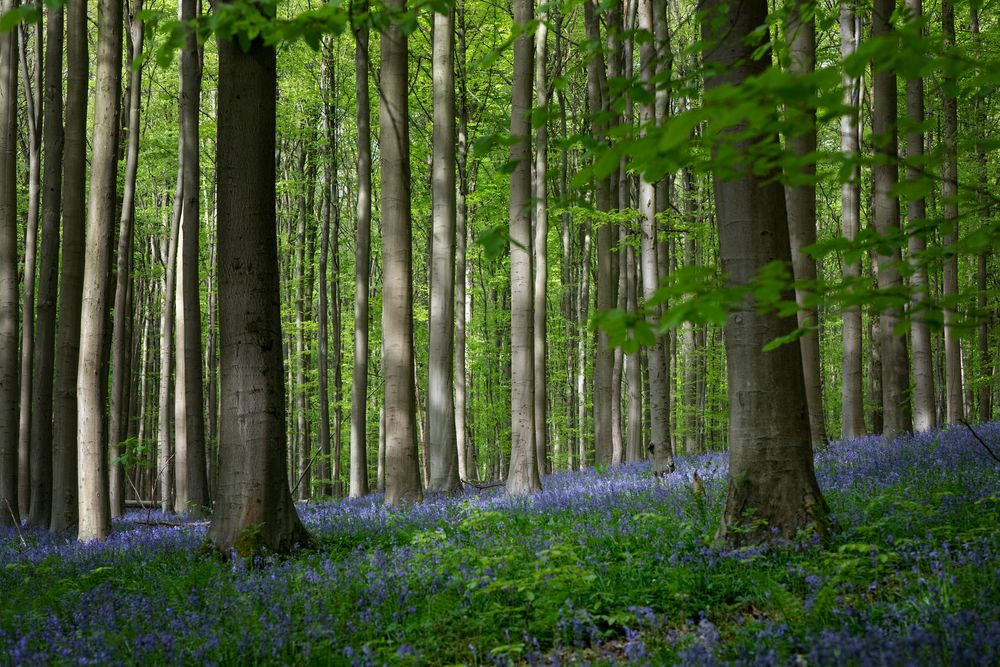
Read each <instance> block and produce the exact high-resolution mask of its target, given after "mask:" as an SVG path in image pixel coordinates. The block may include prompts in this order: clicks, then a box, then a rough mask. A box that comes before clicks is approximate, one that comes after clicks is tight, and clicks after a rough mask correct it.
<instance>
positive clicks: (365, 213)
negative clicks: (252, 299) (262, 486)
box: [350, 26, 372, 498]
mask: <svg viewBox="0 0 1000 667" xmlns="http://www.w3.org/2000/svg"><path fill="white" fill-rule="evenodd" d="M354 45H355V52H354V77H355V78H354V81H355V97H356V98H357V129H358V162H357V178H358V201H357V222H356V225H357V227H356V229H357V231H356V232H355V239H354V371H353V374H352V375H351V463H350V467H351V475H350V477H351V479H350V495H351V498H360V497H361V496H365V495H368V356H369V350H368V317H369V315H368V291H369V285H370V281H369V277H370V272H371V266H370V265H371V228H372V153H371V103H370V101H369V99H368V66H369V60H368V27H367V26H362V27H359V28H357V29H356V30H355V31H354Z"/></svg>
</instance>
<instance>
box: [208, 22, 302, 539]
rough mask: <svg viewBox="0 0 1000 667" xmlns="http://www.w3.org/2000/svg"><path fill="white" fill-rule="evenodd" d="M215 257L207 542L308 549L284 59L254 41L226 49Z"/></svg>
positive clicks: (225, 44) (222, 51) (222, 44)
mask: <svg viewBox="0 0 1000 667" xmlns="http://www.w3.org/2000/svg"><path fill="white" fill-rule="evenodd" d="M218 48H219V93H218V94H219V113H218V118H219V128H218V149H217V158H216V160H217V175H218V177H217V178H218V195H217V196H218V200H217V201H218V215H219V223H218V244H219V247H218V252H219V315H220V317H219V325H220V328H219V334H220V349H221V356H222V363H221V368H220V370H221V395H222V412H221V420H220V427H221V430H220V443H219V450H220V457H221V460H220V474H219V488H218V499H217V502H216V504H215V513H214V516H213V519H212V525H211V526H210V527H209V531H208V538H209V540H210V541H211V542H212V544H213V546H214V547H215V548H216V549H218V550H219V551H221V552H222V553H229V552H230V551H231V550H235V551H236V552H237V553H239V554H240V555H243V556H247V555H250V554H253V553H257V552H260V551H262V550H267V551H272V552H283V551H289V550H291V549H293V548H295V547H296V546H298V545H301V544H304V543H306V542H307V541H309V535H308V533H306V531H305V528H303V526H302V523H301V521H300V520H299V516H298V514H297V513H296V511H295V504H294V503H293V502H292V496H291V493H289V489H288V486H287V483H286V481H285V480H286V468H285V454H286V450H287V446H288V442H287V439H286V436H285V418H286V413H285V395H284V394H285V385H284V373H283V369H282V358H281V309H280V292H279V286H278V243H277V236H276V234H275V229H276V227H277V225H276V210H275V134H276V133H275V115H276V114H275V111H276V101H277V92H278V91H277V88H278V82H277V59H276V54H275V49H274V47H273V46H266V45H265V44H264V40H263V39H262V38H257V39H255V40H254V41H252V42H251V43H250V45H249V49H247V50H244V49H242V48H241V47H240V45H239V44H237V43H236V42H233V41H227V40H219V42H218Z"/></svg>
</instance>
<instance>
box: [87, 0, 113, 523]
mask: <svg viewBox="0 0 1000 667" xmlns="http://www.w3.org/2000/svg"><path fill="white" fill-rule="evenodd" d="M97 25H98V38H97V81H96V84H95V88H96V93H95V97H94V135H93V136H94V139H93V142H92V145H93V153H92V157H91V171H90V197H89V198H88V200H87V240H86V252H87V254H86V260H85V262H84V269H83V303H82V308H81V312H80V361H79V365H78V370H77V382H76V386H77V389H76V393H77V410H78V413H77V420H78V423H77V452H78V460H79V470H78V473H77V475H78V476H77V479H78V482H79V484H78V490H79V494H80V496H79V505H80V523H79V528H78V537H79V539H80V540H81V541H83V542H86V541H89V540H94V539H102V538H104V537H107V535H108V534H109V533H110V532H111V506H110V504H109V502H108V478H107V451H106V450H105V442H104V438H105V437H106V435H107V433H106V432H105V425H104V414H105V413H104V395H105V393H106V391H105V389H104V388H103V387H104V386H106V384H107V382H106V378H105V377H104V376H103V373H102V370H103V369H102V366H103V364H102V359H101V358H102V351H103V346H104V335H105V328H106V319H107V311H108V305H109V304H108V289H107V287H106V284H107V277H108V275H109V274H110V272H111V242H112V240H113V230H112V221H113V219H114V215H115V211H116V209H115V204H116V198H117V189H118V188H117V184H118V138H119V127H120V125H119V114H120V111H121V109H120V103H121V76H122V3H121V2H116V1H115V0H100V2H99V3H98V9H97Z"/></svg>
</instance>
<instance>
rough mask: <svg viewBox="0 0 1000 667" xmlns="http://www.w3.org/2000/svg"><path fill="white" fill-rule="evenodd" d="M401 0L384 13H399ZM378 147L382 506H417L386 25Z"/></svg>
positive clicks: (395, 30)
mask: <svg viewBox="0 0 1000 667" xmlns="http://www.w3.org/2000/svg"><path fill="white" fill-rule="evenodd" d="M402 6H403V3H402V0H390V1H389V2H387V3H386V7H387V8H388V9H390V10H392V9H401V8H402ZM380 48H381V71H382V78H381V94H380V96H379V103H380V104H379V130H380V131H379V147H380V149H381V156H382V187H381V195H382V265H383V268H382V336H383V341H384V342H383V345H384V356H383V360H384V361H383V363H384V367H385V373H384V377H385V461H386V462H385V498H386V502H387V503H389V504H390V505H396V504H399V503H401V502H407V501H414V500H419V499H420V497H421V483H420V469H419V464H418V452H417V438H416V418H417V417H416V412H417V399H416V387H415V386H414V381H413V378H414V368H415V366H414V359H413V271H412V266H413V247H412V229H411V227H412V222H411V219H410V127H409V111H408V100H407V95H408V86H407V76H408V70H409V67H408V65H407V62H408V55H407V38H406V35H405V34H404V33H403V30H402V28H401V27H400V26H399V25H398V24H396V23H392V24H391V25H389V26H388V27H387V28H386V29H385V30H384V31H383V33H382V39H381V46H380Z"/></svg>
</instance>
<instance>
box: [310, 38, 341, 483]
mask: <svg viewBox="0 0 1000 667" xmlns="http://www.w3.org/2000/svg"><path fill="white" fill-rule="evenodd" d="M332 67H333V51H332V48H331V47H330V45H329V44H327V45H324V48H323V85H324V87H325V89H326V91H325V93H326V96H329V95H334V90H335V89H334V86H335V85H336V84H335V81H336V78H335V76H334V73H333V71H332ZM326 96H325V97H324V99H323V128H324V131H325V134H326V136H327V137H328V138H329V139H330V141H331V146H330V152H331V153H332V154H333V156H332V157H333V161H334V162H336V160H337V143H336V141H337V137H336V132H335V131H334V126H333V123H334V122H335V121H334V119H333V117H332V116H333V114H334V113H335V112H334V110H333V105H332V104H331V102H330V100H329V97H326ZM323 171H324V172H325V178H324V179H323V181H324V183H325V187H324V194H323V216H322V220H321V222H320V232H319V313H318V328H317V341H316V344H317V353H318V357H319V358H318V359H317V377H316V380H317V393H318V395H317V399H318V400H319V451H320V465H319V471H318V472H319V478H320V480H321V482H320V483H321V485H322V486H321V487H320V494H321V495H325V496H332V495H334V487H335V486H337V485H338V484H339V482H340V479H339V476H338V477H333V476H332V475H331V468H332V467H333V466H331V462H332V461H331V459H330V380H329V376H330V373H329V359H328V356H327V355H328V350H329V345H330V334H329V329H328V324H327V323H328V321H329V311H330V305H329V297H328V293H329V283H328V282H327V276H328V274H329V271H328V269H327V266H328V264H329V256H330V218H331V216H332V214H333V207H334V206H335V202H334V198H335V197H337V187H336V176H335V174H334V173H333V172H331V170H330V167H329V162H328V161H324V162H323ZM336 307H338V308H339V304H337V306H336ZM338 454H339V452H338ZM338 463H339V461H338ZM337 467H338V468H339V465H338V466H337ZM338 472H339V469H338ZM337 490H338V491H339V489H337Z"/></svg>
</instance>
